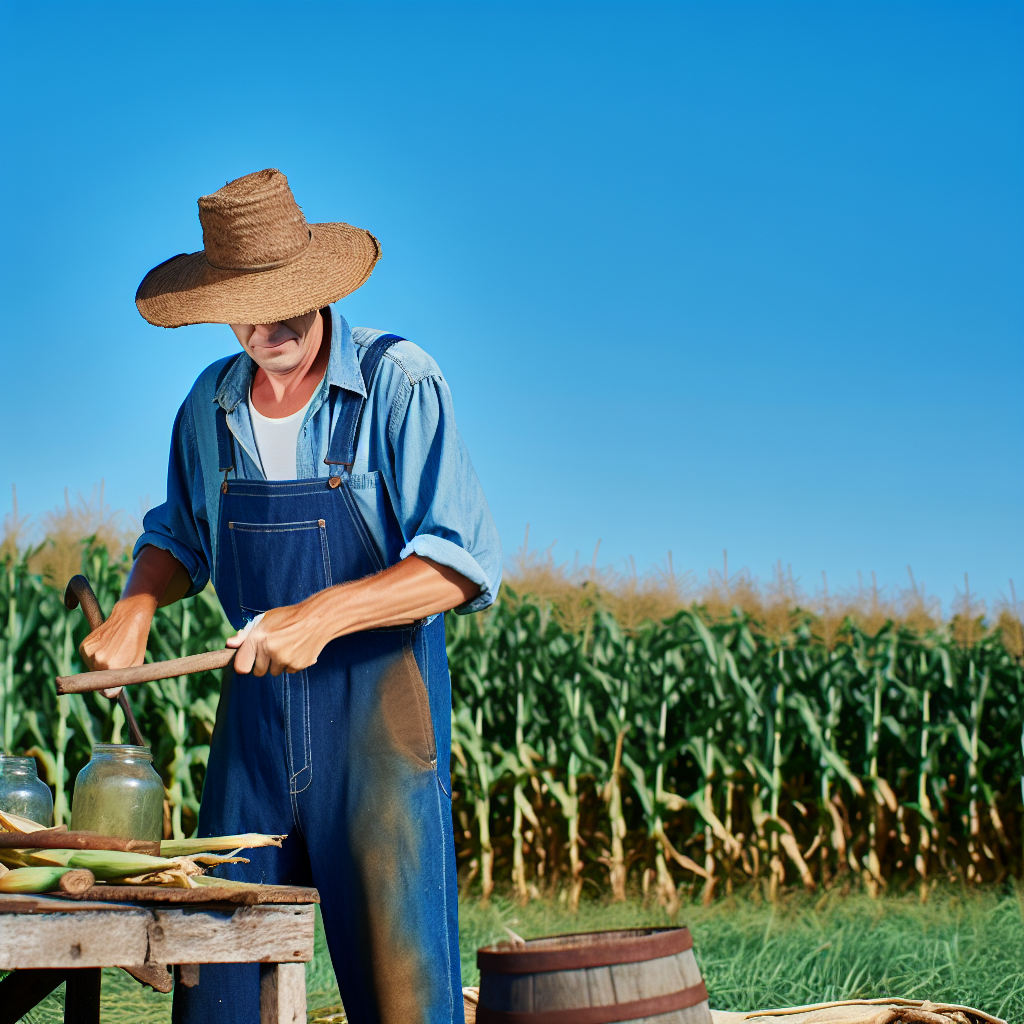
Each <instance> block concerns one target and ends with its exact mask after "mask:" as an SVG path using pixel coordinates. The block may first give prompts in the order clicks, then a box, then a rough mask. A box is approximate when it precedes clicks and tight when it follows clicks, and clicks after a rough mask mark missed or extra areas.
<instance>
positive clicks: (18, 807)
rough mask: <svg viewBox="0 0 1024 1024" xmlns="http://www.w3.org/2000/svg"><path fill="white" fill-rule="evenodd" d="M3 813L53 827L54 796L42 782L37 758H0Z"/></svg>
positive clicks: (0, 791) (0, 792)
mask: <svg viewBox="0 0 1024 1024" xmlns="http://www.w3.org/2000/svg"><path fill="white" fill-rule="evenodd" d="M0 811H10V813H11V814H20V815H21V816H22V817H23V818H31V819H32V821H38V822H39V824H40V825H46V826H50V825H52V824H53V794H52V793H51V792H50V787H49V786H48V785H47V784H46V783H45V782H43V780H42V779H41V778H39V773H38V772H37V771H36V759H35V758H34V757H8V756H6V755H4V756H3V757H0Z"/></svg>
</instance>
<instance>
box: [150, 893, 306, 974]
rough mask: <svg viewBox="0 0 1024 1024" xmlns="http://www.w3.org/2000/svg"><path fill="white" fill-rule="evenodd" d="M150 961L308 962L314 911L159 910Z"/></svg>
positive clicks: (266, 908) (152, 928)
mask: <svg viewBox="0 0 1024 1024" xmlns="http://www.w3.org/2000/svg"><path fill="white" fill-rule="evenodd" d="M152 913H153V916H154V920H153V923H152V925H151V926H150V928H149V959H150V960H152V961H156V962H157V963H162V964H224V963H256V962H259V963H292V962H301V963H305V962H306V961H307V960H312V959H313V921H314V910H313V907H312V906H311V905H310V906H301V907H300V906H288V907H281V906H274V905H270V906H258V907H237V908H230V909H225V910H191V909H181V910H178V909H170V908H163V907H159V908H153V910H152Z"/></svg>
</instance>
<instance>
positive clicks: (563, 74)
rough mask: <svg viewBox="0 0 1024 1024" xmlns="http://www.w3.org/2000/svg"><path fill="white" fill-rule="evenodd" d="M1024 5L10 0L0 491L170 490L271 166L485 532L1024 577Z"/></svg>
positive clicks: (701, 567) (0, 84) (3, 160)
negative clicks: (184, 322) (343, 263)
mask: <svg viewBox="0 0 1024 1024" xmlns="http://www.w3.org/2000/svg"><path fill="white" fill-rule="evenodd" d="M1022 72H1024V6H1022V5H1021V4H1020V3H1016V4H1008V3H979V2H971V3H966V4H935V3H910V4H890V3H879V2H872V3H853V4H846V3H828V2H819V3H804V4H787V3H772V2H758V3H753V4H744V3H725V2H720V3H708V4H689V3H660V4H650V5H647V4H643V3H628V4H621V5H619V4H588V3H568V4H555V3H523V4H509V5H505V4H490V3H470V4H460V5H447V4H434V3H414V4H408V5H391V4H386V3H372V4H365V5H360V4H355V5H349V4H342V3H332V4H327V5H323V6H320V5H316V4H304V3H281V4H270V3H268V4H257V3H233V4H217V3H203V4H198V5H194V6H193V5H189V4H186V3H173V4H161V3H122V4H114V5H100V4H88V3H75V4H72V5H68V6H63V5H57V4H47V3H39V2H33V3H12V2H4V3H2V4H0V143H2V151H0V230H2V246H0V326H2V331H3V335H2V362H0V366H2V368H3V369H2V373H3V387H2V392H0V513H3V512H6V511H8V510H9V508H10V484H11V483H16V484H17V486H18V493H19V498H20V504H21V506H22V508H23V510H26V511H29V512H34V513H36V514H38V513H41V512H43V511H45V510H47V509H48V508H51V507H53V506H54V505H56V504H57V503H58V502H60V501H61V500H62V498H63V491H64V488H65V486H67V487H70V488H71V493H72V495H74V493H75V492H76V491H83V492H86V493H88V491H89V490H90V488H91V487H92V486H93V484H95V483H96V482H98V481H99V480H100V479H101V478H102V479H104V480H105V481H106V488H107V496H108V498H109V500H110V501H112V502H113V503H114V504H115V505H119V506H121V507H123V508H126V509H128V510H129V511H133V512H134V511H136V510H137V509H138V505H139V500H140V498H142V497H144V496H148V497H149V499H150V501H151V503H156V502H158V501H160V500H162V498H163V490H164V474H165V467H166V452H167V444H168V439H169V434H170V427H171V422H172V419H173V416H174V413H175V411H176V409H177V407H178V405H179V403H180V402H181V400H182V398H183V397H184V395H185V394H186V392H187V390H188V388H189V386H190V384H191V383H192V381H193V379H194V378H195V377H196V375H197V374H198V373H199V372H200V370H201V369H202V368H203V367H204V366H205V365H206V364H207V363H209V362H210V361H212V360H213V359H215V358H218V357H219V356H221V355H223V354H226V353H228V352H230V351H232V346H233V345H234V341H233V338H232V336H231V335H230V333H229V329H228V328H227V327H192V328H185V329H182V330H178V331H165V330H161V329H158V328H153V327H150V326H148V325H147V324H146V323H145V322H144V321H143V320H142V319H141V318H140V317H139V315H138V314H137V312H136V310H135V307H134V304H133V298H134V293H135V289H136V286H137V285H138V283H139V281H140V279H141V278H142V276H143V274H144V273H145V272H146V271H147V270H148V269H149V268H150V267H151V266H153V265H154V264H156V263H158V262H160V261H162V260H164V259H166V258H168V257H169V256H172V255H174V254H175V253H179V252H188V251H193V250H196V249H199V248H201V245H202V240H201V233H200V226H199V221H198V218H197V214H196V198H197V197H198V196H199V195H201V194H203V193H207V192H212V191H214V190H216V189H217V188H219V187H220V186H221V185H223V184H224V182H225V181H227V180H228V179H230V178H234V177H237V176H238V175H241V174H244V173H247V172H249V171H253V170H257V169H259V168H262V167H268V166H273V167H279V168H281V169H282V170H283V171H285V173H286V174H287V175H288V176H289V179H290V181H291V183H292V186H293V189H294V191H295V194H296V196H297V198H298V200H299V202H300V204H301V205H302V206H303V208H304V210H305V212H306V214H307V216H308V217H309V219H310V220H347V221H349V222H351V223H353V224H357V225H359V226H361V227H366V228H369V229H370V230H372V231H373V232H374V234H376V235H377V236H378V238H379V239H380V240H381V243H382V246H383V252H384V258H383V259H382V260H381V262H380V264H379V265H378V267H377V270H376V271H375V272H374V274H373V277H372V278H371V279H370V281H369V283H368V284H367V285H365V286H364V287H363V288H362V290H361V291H359V292H357V293H356V294H355V295H354V296H352V297H351V298H349V299H346V300H345V301H344V303H343V305H342V310H343V312H344V314H345V315H346V316H347V317H348V318H349V320H350V322H352V323H353V324H363V325H369V326H376V327H381V328H386V329H388V330H391V331H395V332H397V333H400V334H403V335H405V336H407V337H409V338H411V339H413V340H414V341H416V342H417V343H419V344H420V345H422V346H423V347H424V348H425V349H427V351H429V352H430V353H431V354H432V355H434V356H435V358H436V359H437V360H438V362H439V363H440V364H441V367H442V369H443V370H444V372H445V374H446V376H447V377H448V379H449V381H450V383H451V386H452V389H453V392H454V395H455V402H456V412H457V415H458V419H459V425H460V428H461V430H462V433H463V435H464V437H465V439H466V442H467V444H468V446H469V449H470V452H471V454H472V457H473V460H474V462H475V464H476V467H477V470H478V472H479V474H480V477H481V479H482V480H483V484H484V487H485V490H486V492H487V495H488V497H489V500H490V502H491V506H492V509H493V511H494V514H495V517H496V519H497V521H498V525H499V528H500V530H501V533H502V537H503V541H504V545H505V548H506V552H507V553H511V552H512V551H514V549H515V548H516V547H517V546H518V545H519V544H520V543H521V541H522V537H523V533H524V530H525V528H526V525H527V523H529V524H530V528H531V532H530V537H531V541H532V542H533V543H534V544H536V545H537V546H540V547H546V546H547V545H549V544H551V543H552V542H553V541H556V540H557V542H558V543H557V546H556V547H555V549H554V550H555V554H556V556H557V557H560V558H564V559H566V560H571V559H572V557H573V554H574V552H576V551H577V550H578V551H579V552H580V554H581V557H582V558H584V559H585V560H589V558H590V555H591V552H592V550H593V548H594V545H595V543H596V542H597V540H598V539H599V538H600V539H601V540H602V545H601V561H602V562H604V563H606V564H615V565H622V564H623V562H624V560H625V559H626V558H627V557H628V556H630V555H632V556H635V558H636V561H637V565H638V566H639V567H641V568H643V567H645V566H647V565H650V564H652V563H655V562H659V561H661V560H662V559H664V557H665V554H666V553H667V552H668V551H669V550H671V551H672V553H673V558H674V562H675V565H676V567H677V569H687V568H689V569H693V570H695V571H696V572H697V573H698V574H700V575H703V574H704V573H705V572H706V571H707V569H708V568H709V567H711V566H718V565H720V563H721V552H722V549H723V548H725V547H727V548H728V549H729V556H730V565H731V566H732V567H738V566H740V565H747V566H749V567H750V569H751V570H752V571H753V572H754V573H755V574H758V575H760V576H762V577H767V576H769V575H770V573H771V567H772V565H773V564H774V562H775V560H776V559H782V561H783V562H784V563H790V564H791V565H792V567H793V571H794V572H795V573H796V575H797V576H798V577H800V578H801V580H802V582H803V583H804V585H805V586H807V587H808V588H810V589H813V588H814V587H815V586H816V585H817V583H818V581H819V580H820V573H821V570H823V569H825V570H828V573H829V582H830V585H831V586H833V587H841V586H848V585H853V584H855V583H856V580H857V572H858V570H861V571H863V572H864V574H865V576H867V574H869V573H870V572H871V571H872V570H875V571H876V572H877V574H878V579H879V582H880V583H882V584H885V585H887V586H889V587H890V588H895V587H900V586H902V585H903V584H904V583H905V582H906V569H905V567H906V565H907V564H908V563H909V564H910V565H912V566H913V568H914V571H915V573H916V575H917V577H918V578H919V579H921V580H924V582H925V584H926V585H927V586H928V588H929V590H930V591H931V592H933V593H936V594H937V595H938V596H940V597H941V598H942V599H943V600H944V601H945V602H947V605H948V601H949V600H950V599H951V598H952V597H953V593H954V589H955V588H956V587H958V586H962V583H963V573H964V572H965V571H969V572H970V574H971V583H972V588H977V589H978V590H979V591H980V592H981V593H982V595H983V596H984V597H986V598H988V599H989V600H990V601H991V600H993V599H995V598H997V597H998V595H999V592H1000V591H1005V590H1006V588H1007V583H1006V581H1007V579H1008V578H1009V577H1011V576H1012V577H1013V578H1014V580H1015V582H1016V583H1017V586H1018V589H1019V590H1021V591H1024V457H1022V454H1024V453H1022V448H1024V346H1022V338H1024V302H1022V283H1024V216H1022V214H1024V209H1022V207H1024V187H1022V186H1024V160H1022V155H1024V146H1022V141H1024V128H1022V125H1024V117H1022V114H1024V109H1022V108H1024V88H1022V85H1024V74H1022Z"/></svg>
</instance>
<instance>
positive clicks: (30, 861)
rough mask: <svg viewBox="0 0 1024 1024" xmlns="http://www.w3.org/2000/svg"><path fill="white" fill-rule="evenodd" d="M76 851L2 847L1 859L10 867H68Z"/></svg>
mask: <svg viewBox="0 0 1024 1024" xmlns="http://www.w3.org/2000/svg"><path fill="white" fill-rule="evenodd" d="M74 852H75V851H74V850H34V849H24V850H5V849H0V861H3V862H4V863H5V864H7V865H8V866H9V867H26V868H27V867H39V868H66V867H67V866H68V861H69V860H70V859H71V856H72V854H73V853H74Z"/></svg>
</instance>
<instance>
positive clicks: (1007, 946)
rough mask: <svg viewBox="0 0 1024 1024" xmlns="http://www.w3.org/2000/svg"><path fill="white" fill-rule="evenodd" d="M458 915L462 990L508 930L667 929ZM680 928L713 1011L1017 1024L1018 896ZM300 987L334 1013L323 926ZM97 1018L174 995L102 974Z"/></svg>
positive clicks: (789, 913) (158, 1014)
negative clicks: (941, 1015) (882, 1005)
mask: <svg viewBox="0 0 1024 1024" xmlns="http://www.w3.org/2000/svg"><path fill="white" fill-rule="evenodd" d="M461 914H462V921H461V936H460V938H461V946H462V969H463V978H464V981H465V984H467V985H473V984H476V983H477V980H478V977H479V976H478V972H477V969H476V963H475V951H476V949H477V948H478V947H479V946H483V945H486V944H488V943H489V942H494V941H497V940H500V939H503V938H505V937H507V933H506V932H505V928H506V927H508V928H511V929H512V930H513V931H515V932H517V933H518V934H520V935H522V936H524V937H525V938H532V937H535V936H539V935H550V934H557V933H559V932H568V931H590V930H596V929H603V928H628V927H635V926H637V925H657V924H666V923H667V919H666V917H665V914H664V912H663V911H661V910H660V909H659V908H657V907H653V906H649V907H646V908H645V907H644V906H643V905H642V904H641V903H639V902H629V903H624V904H617V905H609V904H606V903H603V902H599V901H592V902H586V901H585V902H584V903H583V905H582V906H581V908H580V912H579V914H578V915H577V916H575V917H573V916H571V915H569V914H568V913H566V911H565V909H564V907H563V906H562V905H560V904H558V903H552V902H535V903H531V904H529V905H528V906H526V907H519V906H517V905H515V904H512V903H509V902H508V901H506V900H502V899H496V900H494V901H492V903H491V906H490V907H487V908H482V907H480V905H479V904H478V903H477V902H475V901H470V902H466V903H464V904H463V906H462V911H461ZM679 922H680V923H684V924H687V925H688V926H689V927H690V930H691V931H692V932H693V936H694V946H695V950H696V953H697V959H698V961H699V962H700V965H701V969H702V971H703V972H704V977H705V979H706V981H707V984H708V990H709V992H710V993H711V1005H712V1006H713V1007H715V1008H716V1009H723V1010H729V1009H733V1010H743V1009H757V1008H767V1007H772V1006H786V1005H795V1004H799V1003H809V1002H817V1001H822V1000H829V999H851V998H858V997H860V998H866V997H871V996H886V995H898V996H904V997H907V998H916V999H932V1000H936V1001H938V1000H947V1001H950V1002H959V1003H966V1004H968V1005H970V1006H975V1007H978V1008H979V1009H982V1010H987V1011H988V1012H989V1013H993V1014H995V1015H996V1016H998V1017H1002V1018H1004V1019H1006V1020H1009V1021H1016V1022H1020V1021H1024V888H1020V887H1018V888H1017V889H1016V890H1004V891H1001V892H994V891H983V892H980V893H971V894H970V895H964V894H962V893H957V892H954V891H945V892H944V891H941V890H940V891H938V892H936V893H935V894H934V895H933V897H932V899H931V901H930V902H929V903H927V904H925V905H924V906H922V905H921V904H920V903H919V902H918V900H917V898H916V897H914V896H902V897H896V896H890V897H886V898H883V899H879V900H872V899H870V898H869V897H867V896H865V895H851V896H846V897H842V896H840V895H839V894H838V893H834V894H830V895H829V896H827V897H824V898H822V899H818V900H814V899H809V898H806V897H803V896H791V897H788V898H786V899H784V900H783V901H782V902H781V903H780V904H778V905H776V906H774V907H772V906H769V905H768V904H765V903H763V902H762V903H757V902H753V901H751V900H750V899H748V898H747V897H742V898H737V899H733V900H723V901H721V902H718V903H716V904H714V905H713V906H711V907H702V906H699V905H684V907H683V909H682V911H681V912H680V914H679ZM306 980H307V986H308V992H309V1007H310V1011H311V1017H313V1016H319V1015H320V1014H322V1013H324V1012H325V1011H326V1009H327V1008H339V996H338V989H337V986H336V984H335V982H334V973H333V971H332V970H331V965H330V959H329V957H328V956H327V950H326V944H325V942H324V938H323V932H322V930H321V929H320V928H319V927H318V930H317V944H316V958H315V960H314V961H313V962H312V963H311V964H310V965H309V966H308V967H307V971H306ZM62 1008H63V991H62V990H58V992H57V993H55V994H54V995H53V996H51V997H50V998H49V999H48V1000H47V1001H46V1003H45V1004H43V1005H41V1006H40V1007H39V1008H38V1009H37V1010H36V1011H34V1012H33V1013H32V1014H30V1015H29V1016H28V1017H26V1018H25V1019H26V1020H27V1021H30V1022H33V1024H44V1022H45V1024H51V1022H57V1021H60V1020H61V1019H62ZM317 1010H319V1011H320V1013H314V1012H313V1011H317ZM102 1017H103V1021H104V1024H114V1022H117V1024H121V1022H124V1024H129V1022H132V1024H134V1022H137V1021H140V1020H145V1021H147V1022H152V1024H164V1022H168V1021H169V1020H170V996H162V995H157V994H156V993H153V992H150V991H149V990H148V989H142V988H141V986H139V985H138V984H136V983H135V982H134V981H133V980H132V979H130V978H129V977H128V976H127V975H125V974H124V973H123V972H121V971H116V970H110V971H105V972H104V978H103V1010H102Z"/></svg>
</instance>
